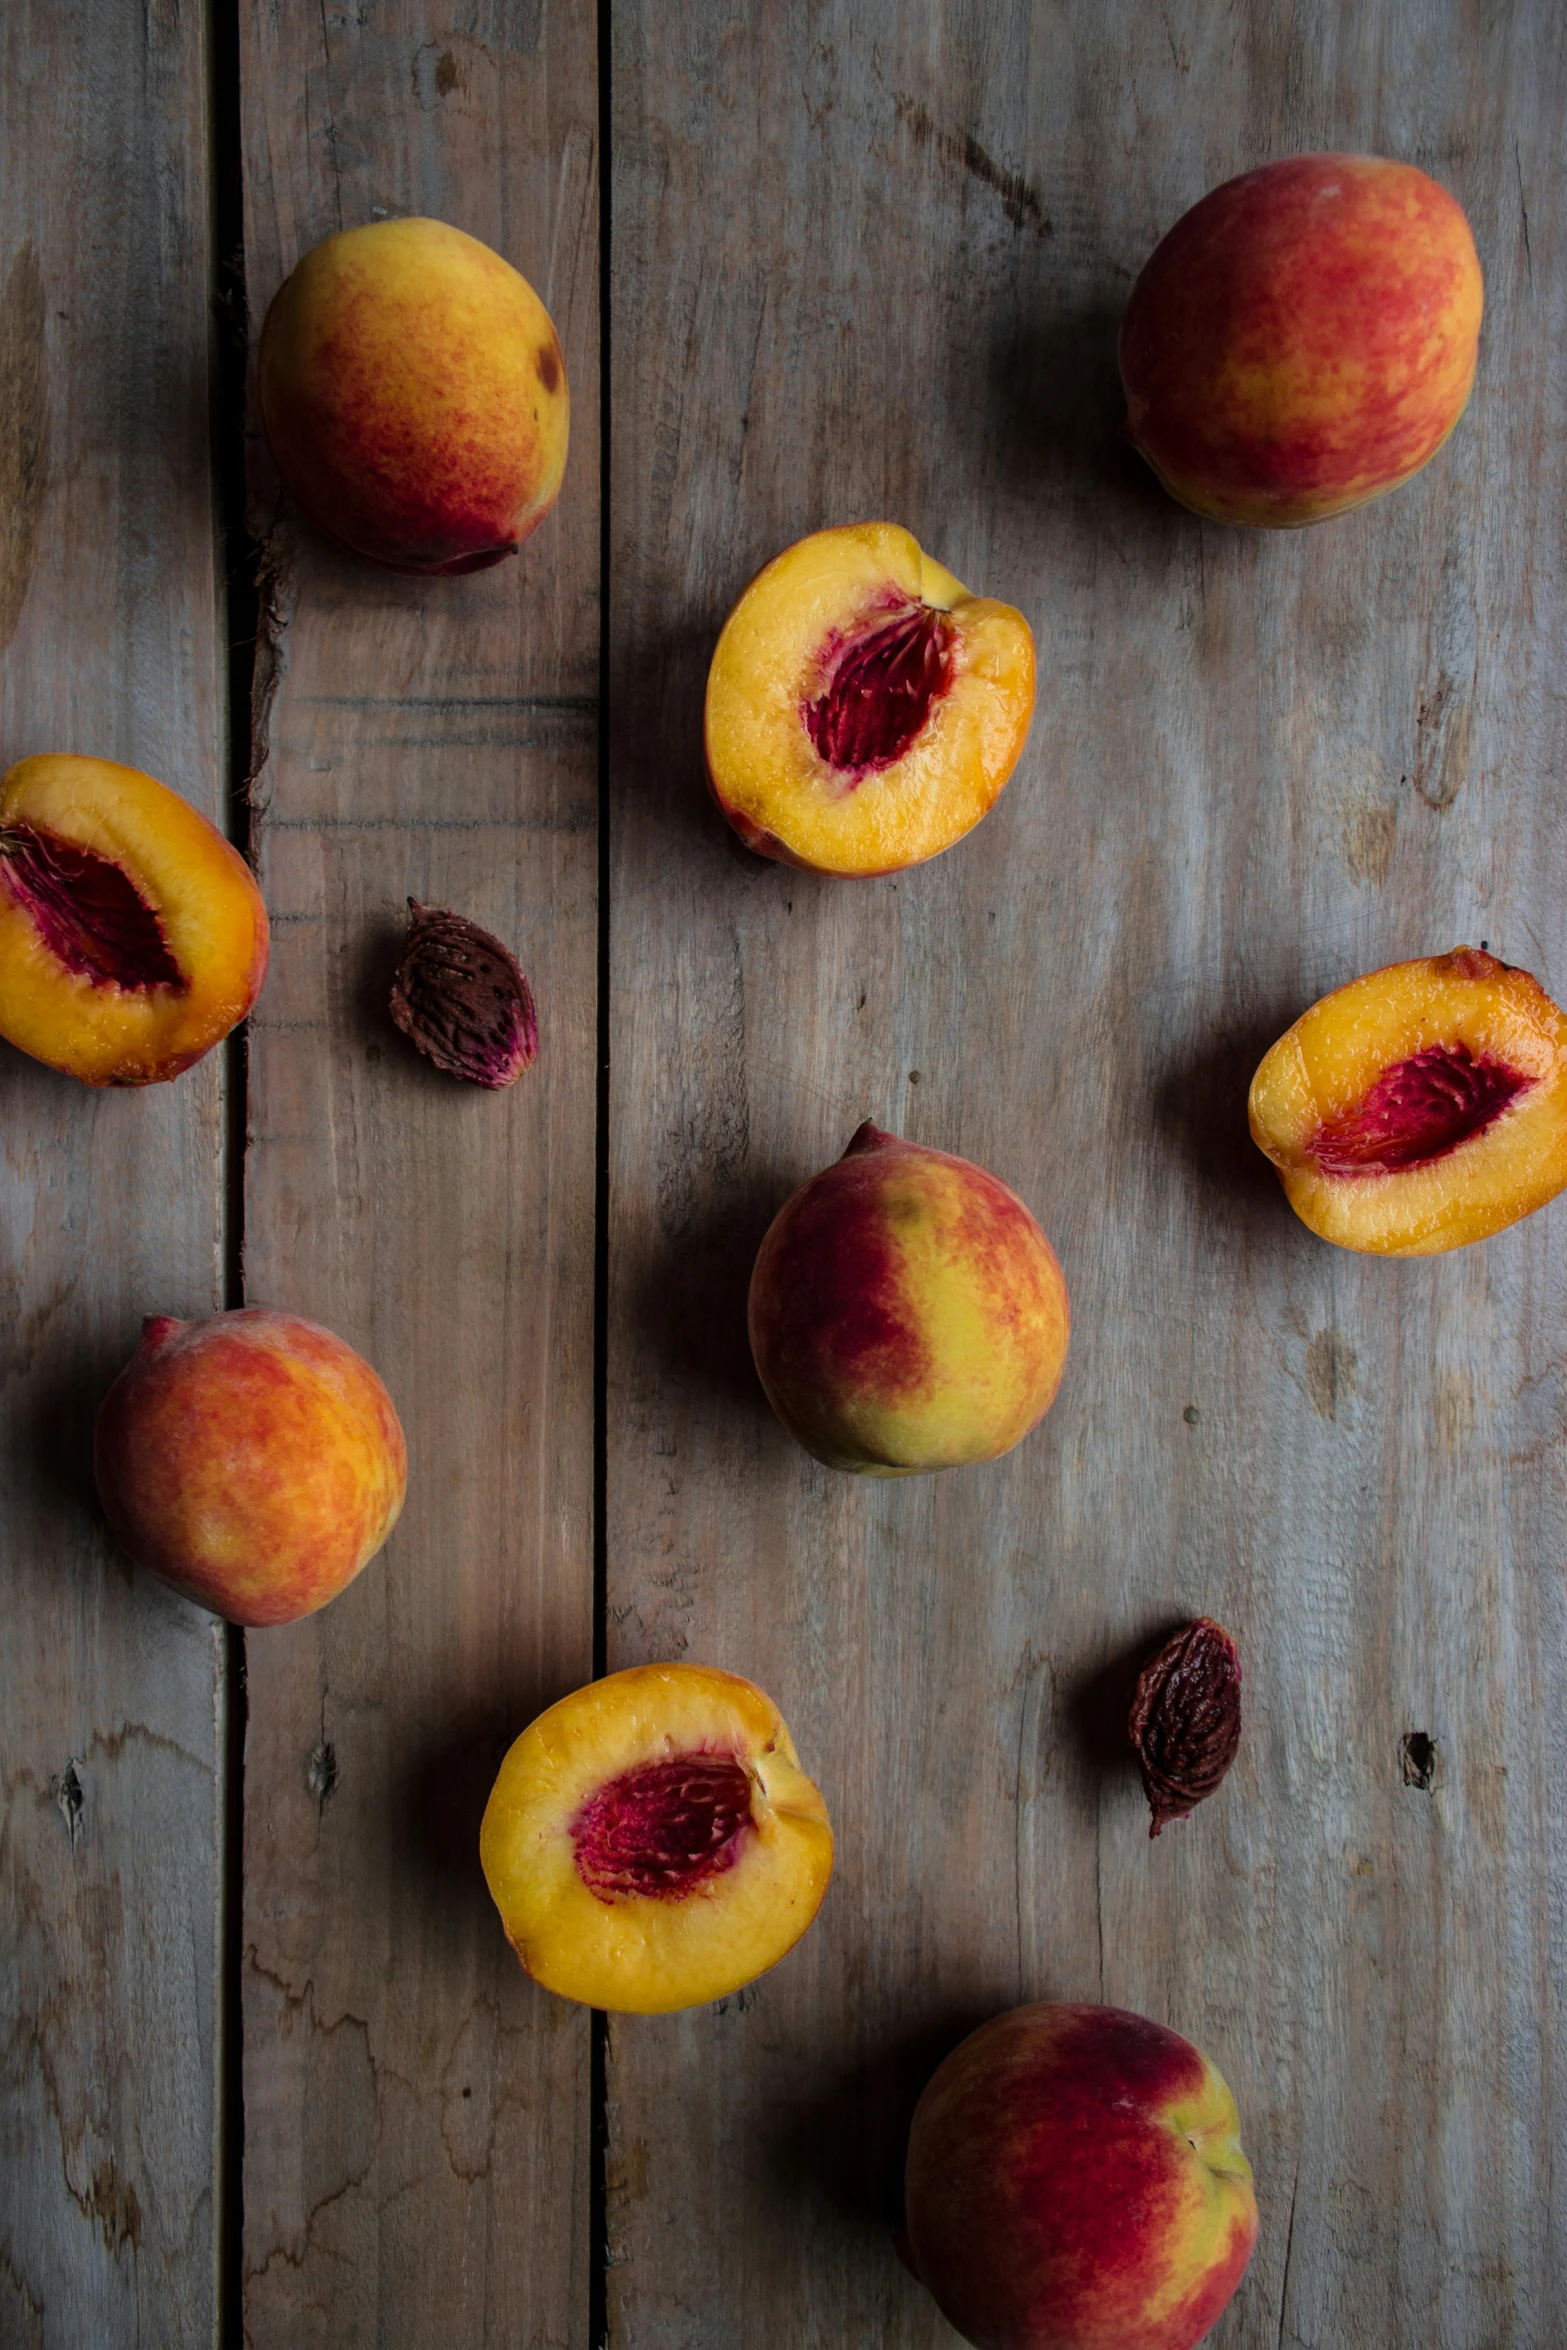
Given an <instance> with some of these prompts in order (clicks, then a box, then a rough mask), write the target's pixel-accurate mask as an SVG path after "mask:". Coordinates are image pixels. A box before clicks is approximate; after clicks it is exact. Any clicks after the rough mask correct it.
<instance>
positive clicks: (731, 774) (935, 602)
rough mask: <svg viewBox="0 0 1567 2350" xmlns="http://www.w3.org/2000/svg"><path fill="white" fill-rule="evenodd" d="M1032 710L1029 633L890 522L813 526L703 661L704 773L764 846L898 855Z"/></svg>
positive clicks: (988, 775) (848, 866)
mask: <svg viewBox="0 0 1567 2350" xmlns="http://www.w3.org/2000/svg"><path fill="white" fill-rule="evenodd" d="M1033 711H1034V640H1033V637H1032V635H1031V633H1030V631H1029V626H1028V623H1027V621H1026V620H1025V619H1024V618H1023V616H1022V614H1021V613H1020V612H1015V611H1014V610H1013V609H1012V607H1011V606H1010V605H1008V604H999V603H996V602H995V601H994V600H993V599H991V598H990V597H986V596H971V595H970V594H969V592H968V590H967V588H965V587H963V586H962V585H961V584H960V582H959V581H957V580H956V579H954V578H953V576H952V574H951V572H950V571H946V570H944V569H943V568H942V566H941V565H940V564H939V563H935V562H933V561H932V560H931V558H930V557H929V556H928V555H925V554H922V553H921V551H920V548H919V546H918V544H917V543H916V541H915V540H914V539H913V538H912V537H911V536H910V535H909V533H908V532H907V531H906V530H901V529H899V528H898V526H897V525H896V524H895V523H890V522H862V523H853V524H848V525H845V526H844V527H842V528H839V529H834V530H819V531H815V532H813V533H812V534H811V536H810V537H809V538H805V539H801V540H799V541H798V543H797V544H796V545H794V546H792V547H790V548H788V549H786V551H785V552H784V553H783V554H781V555H779V556H776V557H775V558H774V560H773V561H772V562H771V563H769V564H768V565H767V566H766V568H765V569H764V570H762V571H760V572H759V573H758V574H757V576H756V578H755V579H753V580H752V582H751V584H750V586H749V587H748V588H747V589H746V591H745V593H744V594H743V595H742V596H741V598H740V600H739V602H738V603H737V604H736V605H735V607H734V610H733V611H732V612H731V613H730V615H729V618H728V619H727V620H726V621H725V623H724V627H723V631H722V633H721V635H720V637H719V640H718V645H717V648H716V650H715V651H714V654H713V660H712V666H711V668H710V670H709V672H708V680H707V699H706V706H705V714H704V721H703V727H704V741H705V748H706V757H707V778H708V785H709V788H710V789H711V791H712V794H713V797H714V799H715V800H716V801H717V803H718V805H719V807H720V808H721V809H722V810H723V813H724V815H725V816H726V817H727V818H728V820H729V822H730V823H731V824H732V825H733V826H734V829H735V831H736V832H737V833H738V834H739V835H740V838H741V839H742V840H743V841H744V842H745V843H746V845H747V847H749V848H753V849H755V850H756V851H757V852H758V854H759V855H761V856H764V857H776V858H779V859H781V860H782V861H783V862H784V863H785V864H790V865H797V866H800V867H802V868H803V869H805V870H806V871H808V872H814V873H831V874H843V875H855V876H859V877H861V878H870V877H872V876H874V875H876V874H885V873H896V872H900V871H901V870H902V869H903V867H905V866H907V865H915V864H919V863H920V862H922V860H923V859H925V858H927V857H934V856H936V855H938V854H939V853H940V851H941V850H943V849H946V848H950V847H951V845H952V844H953V842H954V841H957V840H960V839H961V838H962V837H963V835H964V834H965V833H966V832H969V831H971V830H972V828H973V827H974V826H975V825H976V824H977V823H978V822H979V821H980V818H981V817H982V816H984V815H985V814H986V813H987V812H988V810H989V809H990V808H991V807H992V806H993V805H994V803H995V801H996V800H997V799H998V798H999V797H1000V794H1001V792H1002V790H1003V788H1004V786H1005V784H1006V782H1007V779H1008V777H1009V776H1010V775H1011V773H1012V770H1013V769H1014V767H1015V766H1016V765H1017V762H1018V759H1019V758H1020V757H1021V755H1022V750H1023V745H1024V743H1025V741H1026V740H1027V737H1028V729H1029V722H1030V720H1031V718H1032V716H1033Z"/></svg>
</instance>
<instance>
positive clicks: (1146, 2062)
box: [905, 2002, 1257, 2350]
mask: <svg viewBox="0 0 1567 2350" xmlns="http://www.w3.org/2000/svg"><path fill="white" fill-rule="evenodd" d="M1239 2133H1240V2122H1239V2117H1238V2116H1237V2114H1236V2111H1235V2100H1234V2098H1233V2097H1232V2096H1231V2095H1230V2092H1229V2090H1228V2089H1227V2088H1226V2087H1225V2085H1224V2083H1223V2081H1222V2080H1221V2079H1220V2077H1219V2075H1218V2073H1217V2072H1216V2071H1215V2070H1214V2068H1213V2066H1212V2065H1211V2064H1210V2063H1209V2062H1208V2060H1207V2058H1206V2057H1204V2056H1202V2055H1200V2054H1199V2053H1198V2051H1197V2050H1196V2049H1195V2048H1194V2047H1193V2046H1192V2045H1191V2043H1190V2041H1188V2040H1183V2039H1182V2038H1181V2037H1180V2036H1179V2034H1178V2033H1175V2032H1171V2031H1167V2030H1166V2029H1165V2028H1164V2026H1163V2025H1161V2024H1155V2023H1150V2022H1149V2021H1148V2019H1147V2018H1146V2017H1145V2016H1140V2015H1130V2014H1128V2013H1127V2012H1126V2010H1125V2009H1124V2008H1119V2007H1091V2006H1070V2005H1055V2004H1052V2003H1049V2002H1046V2003H1042V2004H1040V2005H1039V2006H1036V2007H1019V2008H1014V2009H1013V2010H1012V2011H1011V2013H1010V2014H1008V2015H1001V2016H996V2017H995V2018H993V2019H992V2021H991V2022H990V2023H988V2024H982V2025H981V2026H980V2028H979V2030H978V2031H977V2032H973V2033H971V2034H970V2035H969V2037H968V2039H966V2040H965V2041H964V2042H963V2044H962V2045H961V2047H959V2048H956V2049H954V2050H953V2052H952V2054H951V2055H950V2056H949V2057H948V2058H947V2060H946V2062H945V2063H944V2064H943V2065H941V2066H940V2068H939V2069H938V2071H937V2072H936V2074H935V2075H934V2077H933V2078H932V2080H931V2081H930V2082H929V2083H928V2085H927V2087H926V2089H925V2093H924V2095H923V2096H922V2097H921V2099H920V2101H919V2104H918V2106H917V2107H916V2109H915V2114H914V2122H913V2126H912V2128H911V2130H910V2132H909V2153H908V2165H907V2170H906V2173H905V2209H906V2221H905V2224H906V2231H907V2241H908V2248H909V2262H910V2266H911V2267H912V2268H913V2270H914V2273H915V2274H916V2276H918V2277H919V2278H920V2279H921V2281H922V2282H923V2283H924V2284H925V2285H927V2286H928V2287H929V2289H930V2291H931V2293H932V2294H933V2295H934V2296H935V2299H936V2301H937V2304H938V2305H939V2307H940V2309H941V2311H942V2314H943V2315H944V2316H945V2317H946V2318H947V2319H948V2320H949V2321H950V2323H951V2324H953V2325H954V2326H956V2328H957V2330H958V2332H959V2333H960V2334H962V2335H963V2336H964V2337H965V2339H966V2340H968V2341H970V2342H972V2343H975V2344H976V2345H977V2346H978V2350H1191V2345H1192V2344H1193V2343H1195V2342H1199V2341H1201V2339H1202V2337H1203V2335H1204V2334H1206V2333H1207V2331H1208V2329H1209V2327H1210V2326H1212V2325H1213V2324H1214V2323H1215V2322H1216V2320H1217V2318H1218V2316H1219V2313H1220V2311H1221V2310H1222V2309H1223V2308H1224V2307H1225V2305H1226V2304H1227V2302H1228V2301H1229V2299H1230V2296H1231V2295H1232V2294H1233V2293H1234V2291H1235V2288H1236V2286H1237V2285H1238V2284H1239V2283H1240V2280H1241V2277H1242V2275H1243V2273H1244V2271H1245V2268H1246V2263H1247V2261H1248V2260H1249V2259H1250V2258H1251V2250H1252V2246H1253V2244H1254V2243H1255V2242H1256V2238H1257V2201H1256V2197H1255V2195H1254V2194H1253V2192H1252V2179H1251V2165H1250V2163H1249V2162H1248V2161H1247V2160H1246V2157H1245V2155H1244V2154H1243V2153H1242V2152H1241V2146H1240V2135H1239Z"/></svg>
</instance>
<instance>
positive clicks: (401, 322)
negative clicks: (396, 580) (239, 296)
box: [256, 220, 570, 572]
mask: <svg viewBox="0 0 1567 2350" xmlns="http://www.w3.org/2000/svg"><path fill="white" fill-rule="evenodd" d="M256 392H257V403H258V406H259V408H260V412H261V424H262V429H263V431H264V432H265V434H266V437H267V444H268V446H269V448H270V449H271V451H272V455H273V457H274V459H275V460H276V463H277V469H278V471H279V473H281V475H282V476H283V479H284V481H285V482H286V483H287V485H288V487H289V489H290V490H291V491H292V492H293V494H294V496H295V498H296V499H297V500H298V502H299V505H300V506H301V508H302V509H303V511H304V512H305V513H306V514H307V515H308V516H309V517H310V519H311V521H312V522H314V523H316V524H317V525H318V526H319V527H320V528H321V529H322V530H324V531H326V532H327V533H328V535H329V536H330V537H332V538H335V539H337V540H338V541H339V542H340V543H341V544H342V545H343V546H345V547H348V548H351V549H352V550H353V552H354V553H355V554H359V555H368V556H369V557H370V559H371V560H372V562H376V563H384V564H386V565H388V566H389V567H390V568H391V569H392V570H394V571H412V572H452V571H480V570H483V569H484V568H485V567H486V566H487V565H488V564H491V563H498V562H500V560H501V558H502V557H503V556H505V555H510V554H514V553H515V552H516V550H517V548H518V546H519V545H520V544H521V542H522V541H523V540H524V539H525V538H526V537H527V535H528V533H529V532H530V531H531V530H533V529H535V528H536V527H537V526H538V524H539V523H540V522H542V521H543V519H544V517H545V515H546V514H547V513H548V512H549V510H550V508H551V506H553V505H554V503H555V498H556V494H557V492H558V491H559V489H560V484H561V477H562V475H563V474H564V472H565V469H566V440H567V433H568V429H569V424H570V400H569V395H568V392H567V387H566V362H565V360H564V358H563V357H562V355H561V348H560V341H559V338H558V337H557V335H556V332H555V329H554V326H553V325H552V323H551V321H550V315H549V312H548V311H547V310H546V309H545V307H544V304H543V303H542V302H541V301H540V300H539V297H538V295H537V294H536V293H535V292H534V290H533V288H532V287H531V286H530V285H529V283H528V281H527V279H526V278H525V277H522V276H520V275H519V274H518V272H517V271H516V270H515V269H513V268H512V266H511V264H510V262H509V261H503V260H502V259H501V256H500V255H499V254H498V253H492V252H491V250H490V248H489V246H488V245H481V244H480V243H479V241H478V239H477V238H476V237H470V236H465V235H464V233H463V232H462V230H461V229H456V228H450V227H448V225H447V224H446V222H445V221H441V220H381V221H374V222H372V223H371V224H370V226H369V227H367V228H353V229H345V230H343V231H342V232H341V233H340V234H338V235H337V236H333V237H328V238H326V239H325V241H324V242H323V243H321V244H319V245H316V246H314V247H313V248H312V250H311V251H310V252H308V253H307V254H306V255H305V256H304V259H303V260H302V261H300V262H299V263H297V265H296V266H295V269H294V273H293V275H292V276H291V277H290V278H288V279H287V280H286V281H285V282H284V284H283V285H282V286H281V287H280V288H279V289H278V291H277V293H276V294H275V295H274V296H273V298H272V304H271V307H270V308H269V310H268V311H267V316H266V323H265V325H264V326H263V327H262V330H261V347H260V351H259V353H258V356H257V367H256Z"/></svg>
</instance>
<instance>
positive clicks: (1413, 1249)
mask: <svg viewBox="0 0 1567 2350" xmlns="http://www.w3.org/2000/svg"><path fill="white" fill-rule="evenodd" d="M1439 1046H1446V1047H1455V1048H1459V1049H1461V1051H1462V1053H1463V1054H1464V1055H1466V1056H1467V1057H1468V1060H1469V1061H1470V1062H1471V1063H1472V1064H1474V1065H1478V1066H1488V1065H1489V1066H1500V1067H1503V1068H1505V1069H1507V1070H1510V1071H1512V1072H1514V1073H1515V1074H1516V1076H1517V1077H1518V1078H1519V1079H1521V1080H1522V1081H1524V1082H1523V1084H1522V1086H1521V1087H1520V1089H1519V1090H1518V1091H1517V1092H1516V1095H1515V1096H1514V1098H1512V1099H1510V1100H1508V1101H1507V1102H1506V1104H1505V1106H1503V1107H1502V1108H1501V1109H1500V1110H1499V1111H1498V1112H1497V1113H1496V1114H1495V1116H1494V1117H1493V1118H1491V1119H1490V1120H1489V1121H1488V1122H1487V1123H1486V1124H1485V1125H1484V1126H1483V1127H1481V1128H1480V1129H1479V1131H1477V1132H1475V1133H1474V1134H1473V1135H1471V1136H1470V1137H1469V1138H1468V1139H1465V1140H1461V1141H1459V1142H1458V1143H1457V1144H1456V1145H1454V1146H1452V1147H1448V1148H1444V1149H1443V1150H1442V1151H1441V1152H1440V1154H1439V1155H1436V1156H1433V1157H1431V1158H1430V1159H1428V1160H1425V1161H1424V1162H1422V1163H1417V1164H1413V1165H1404V1166H1399V1167H1397V1168H1396V1169H1395V1170H1390V1171H1385V1172H1384V1171H1379V1170H1378V1169H1377V1168H1375V1167H1374V1166H1372V1167H1368V1168H1367V1169H1366V1170H1365V1171H1363V1172H1354V1173H1343V1172H1334V1171H1331V1168H1330V1167H1325V1166H1324V1165H1323V1163H1322V1158H1321V1155H1320V1152H1321V1142H1320V1138H1321V1137H1322V1136H1323V1134H1324V1133H1325V1132H1326V1133H1329V1134H1331V1133H1332V1131H1333V1130H1334V1128H1335V1126H1336V1125H1338V1124H1341V1123H1342V1122H1343V1121H1344V1120H1345V1119H1346V1118H1347V1117H1350V1116H1351V1115H1352V1114H1353V1113H1354V1112H1355V1110H1356V1109H1357V1107H1358V1105H1360V1104H1361V1103H1363V1102H1364V1101H1365V1100H1366V1099H1367V1097H1368V1096H1369V1095H1370V1094H1371V1093H1372V1089H1373V1088H1374V1087H1375V1086H1376V1085H1377V1083H1378V1081H1379V1080H1381V1079H1382V1078H1383V1077H1384V1074H1385V1073H1386V1072H1387V1071H1389V1070H1396V1069H1398V1068H1400V1067H1403V1066H1405V1065H1407V1064H1409V1063H1410V1062H1412V1061H1414V1059H1415V1057H1416V1056H1417V1055H1419V1054H1422V1053H1429V1052H1430V1051H1431V1050H1432V1048H1433V1047H1439ZM1248 1109H1249V1116H1250V1121H1251V1131H1252V1136H1253V1139H1254V1140H1255V1142H1256V1143H1257V1145H1258V1148H1259V1149H1261V1150H1263V1151H1265V1152H1266V1153H1267V1155H1268V1157H1269V1158H1270V1159H1271V1160H1272V1161H1273V1163H1274V1165H1275V1166H1276V1167H1277V1168H1278V1170H1279V1173H1280V1176H1281V1177H1282V1179H1283V1183H1284V1189H1285V1193H1286V1195H1287V1197H1288V1199H1289V1202H1290V1205H1291V1207H1293V1208H1294V1210H1295V1212H1296V1214H1297V1215H1298V1216H1299V1217H1300V1218H1301V1220H1302V1222H1303V1223H1305V1224H1307V1225H1309V1226H1310V1228H1311V1230H1312V1231H1313V1232H1316V1233H1318V1234H1319V1235H1320V1236H1321V1237H1322V1238H1323V1239H1324V1240H1331V1241H1333V1242H1335V1243H1336V1244H1337V1245H1338V1246H1339V1247H1340V1248H1350V1249H1358V1250H1362V1251H1365V1252H1367V1253H1370V1254H1372V1255H1376V1256H1432V1255H1437V1254H1440V1253H1441V1252H1443V1251H1445V1250H1448V1249H1454V1248H1463V1247H1465V1246H1467V1245H1468V1244H1469V1243H1470V1242H1471V1241H1476V1240H1483V1239H1485V1238H1486V1237H1487V1236H1488V1235H1489V1234H1491V1233H1493V1232H1499V1231H1501V1230H1503V1229H1504V1227H1505V1226H1507V1225H1509V1224H1513V1223H1516V1222H1517V1221H1518V1219H1519V1218H1520V1217H1522V1216H1527V1215H1529V1214H1530V1213H1532V1211H1533V1210H1534V1209H1536V1208H1538V1207H1543V1206H1544V1204H1545V1203H1546V1201H1547V1200H1550V1199H1554V1198H1555V1196H1556V1194H1557V1193H1558V1192H1559V1191H1560V1190H1562V1189H1563V1187H1564V1186H1567V1019H1564V1017H1563V1015H1562V1013H1561V1012H1560V1011H1559V1010H1558V1008H1557V1006H1556V1005H1555V1004H1553V1003H1552V1001H1551V999H1550V998H1549V997H1548V996H1547V995H1546V994H1545V993H1544V991H1543V990H1542V989H1541V988H1540V986H1539V985H1538V983H1537V982H1536V981H1535V980H1534V979H1532V978H1531V977H1530V975H1529V973H1528V972H1527V971H1520V970H1515V969H1510V968H1509V967H1508V966H1507V965H1505V964H1503V963H1501V962H1499V961H1498V960H1497V959H1496V957H1495V956H1493V955H1489V954H1486V953H1484V952H1482V951H1481V950H1479V949H1475V948H1459V949H1456V950H1455V951H1454V952H1453V953H1452V954H1450V955H1437V956H1430V957H1424V958H1420V959H1417V960H1415V961H1412V962H1408V963H1395V964H1391V965H1389V966H1388V967H1387V968H1386V969H1384V970H1381V971H1373V972H1368V973H1367V974H1366V975H1365V976H1364V977H1362V978H1360V979H1355V980H1352V981H1350V982H1349V984H1348V985H1347V986H1344V987H1341V988H1337V989H1335V991H1334V992H1333V993H1332V994H1331V995H1328V996H1324V997H1323V998H1322V1000H1321V1001H1320V1002H1319V1003H1316V1004H1313V1005H1312V1007H1311V1008H1310V1010H1309V1011H1307V1012H1304V1013H1303V1014H1302V1015H1301V1017H1300V1019H1298V1020H1297V1021H1296V1022H1295V1024H1294V1026H1293V1027H1292V1028H1291V1029H1289V1030H1288V1031H1287V1032H1286V1033H1285V1035H1284V1036H1282V1037H1281V1038H1280V1039H1279V1041H1278V1043H1277V1044H1276V1045H1274V1046H1273V1047H1272V1048H1271V1050H1270V1051H1269V1052H1268V1053H1267V1054H1266V1055H1265V1057H1264V1059H1263V1061H1262V1063H1261V1065H1260V1067H1259V1068H1258V1070H1257V1073H1256V1076H1255V1077H1254V1078H1253V1080H1252V1085H1251V1095H1250V1101H1249V1105H1248Z"/></svg>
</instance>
